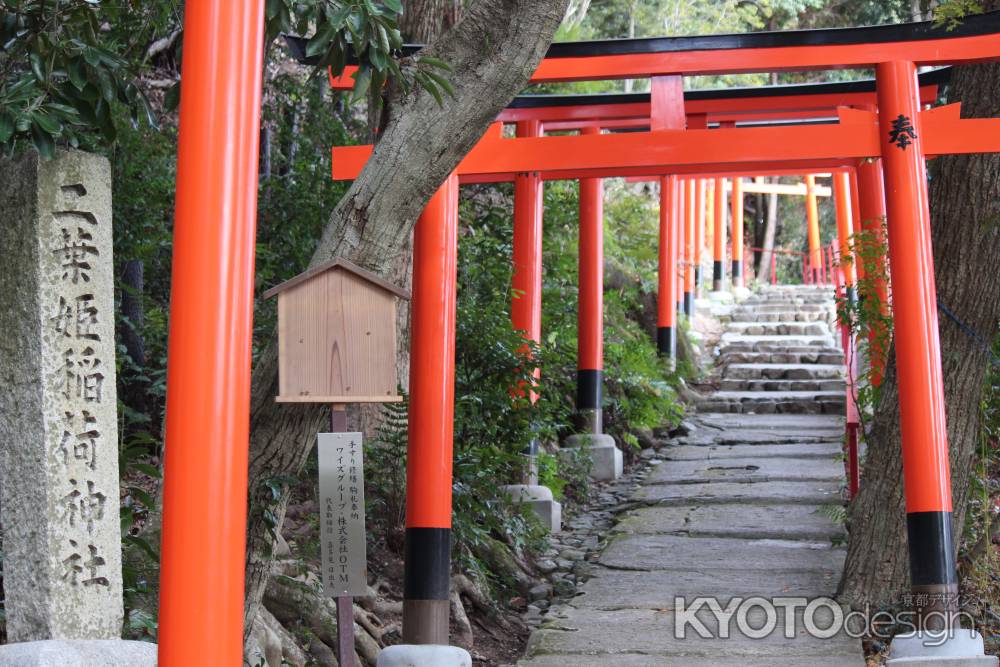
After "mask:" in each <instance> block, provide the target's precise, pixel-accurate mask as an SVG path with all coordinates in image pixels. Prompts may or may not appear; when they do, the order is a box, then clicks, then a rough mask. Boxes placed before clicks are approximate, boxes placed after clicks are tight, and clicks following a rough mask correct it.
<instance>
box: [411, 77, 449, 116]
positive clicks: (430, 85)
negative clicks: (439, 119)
mask: <svg viewBox="0 0 1000 667" xmlns="http://www.w3.org/2000/svg"><path fill="white" fill-rule="evenodd" d="M414 78H415V79H416V80H417V83H419V84H420V87H421V88H423V89H424V90H426V91H427V92H428V93H430V94H431V96H432V97H433V98H434V99H435V101H437V103H438V106H439V107H440V106H444V98H442V97H441V91H439V90H438V87H437V84H436V83H435V82H434V80H433V79H431V78H430V77H429V76H427V73H426V72H420V71H418V72H417V73H416V75H414Z"/></svg>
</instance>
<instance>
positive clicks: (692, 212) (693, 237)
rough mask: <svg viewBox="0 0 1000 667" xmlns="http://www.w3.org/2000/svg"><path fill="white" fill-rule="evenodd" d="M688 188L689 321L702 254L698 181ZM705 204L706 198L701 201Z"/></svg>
mask: <svg viewBox="0 0 1000 667" xmlns="http://www.w3.org/2000/svg"><path fill="white" fill-rule="evenodd" d="M686 184H687V187H686V188H684V190H685V192H686V193H687V196H686V197H685V198H684V207H685V209H686V211H685V213H686V216H685V217H686V223H687V224H686V229H685V234H684V314H685V315H687V317H688V319H691V318H692V317H694V291H695V289H696V287H697V280H696V276H697V275H698V270H697V267H696V265H695V257H696V256H698V255H699V254H700V253H698V252H697V250H696V249H695V245H696V244H697V243H698V235H697V233H696V229H695V227H697V226H698V210H697V208H698V194H697V192H698V189H699V188H698V180H697V179H695V178H689V179H688V180H687V183H686ZM701 201H702V204H704V198H702V199H701Z"/></svg>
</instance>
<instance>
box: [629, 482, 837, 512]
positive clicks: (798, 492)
mask: <svg viewBox="0 0 1000 667" xmlns="http://www.w3.org/2000/svg"><path fill="white" fill-rule="evenodd" d="M840 487H841V484H840V482H757V483H756V484H744V483H742V482H711V483H708V484H653V485H650V486H642V487H639V488H638V489H637V490H636V491H635V493H633V494H632V500H634V501H636V502H640V503H643V504H650V505H652V504H655V505H664V506H674V505H725V504H729V503H733V504H738V505H742V504H755V505H830V504H837V503H840V502H841V493H840Z"/></svg>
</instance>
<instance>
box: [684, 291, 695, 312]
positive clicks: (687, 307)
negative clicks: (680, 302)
mask: <svg viewBox="0 0 1000 667" xmlns="http://www.w3.org/2000/svg"><path fill="white" fill-rule="evenodd" d="M684 314H685V315H687V316H688V317H692V316H693V315H694V294H691V292H684Z"/></svg>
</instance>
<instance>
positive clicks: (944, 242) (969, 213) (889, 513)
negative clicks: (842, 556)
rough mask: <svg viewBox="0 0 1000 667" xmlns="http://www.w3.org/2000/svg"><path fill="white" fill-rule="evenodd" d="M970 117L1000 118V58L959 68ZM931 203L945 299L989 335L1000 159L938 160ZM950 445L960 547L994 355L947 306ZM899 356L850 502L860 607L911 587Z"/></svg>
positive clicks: (853, 575) (997, 313)
mask: <svg viewBox="0 0 1000 667" xmlns="http://www.w3.org/2000/svg"><path fill="white" fill-rule="evenodd" d="M948 97H949V99H951V100H953V101H954V100H961V101H962V112H963V114H962V115H963V116H965V117H975V118H987V117H990V118H992V117H996V116H1000V64H997V63H992V64H983V65H970V66H964V67H959V68H956V69H955V73H954V75H953V78H952V84H951V86H950V90H949V92H948ZM932 173H933V177H932V178H931V180H930V204H931V220H932V228H931V232H932V242H933V245H934V265H935V271H934V273H935V280H936V283H937V294H938V301H939V303H940V304H942V305H943V306H945V307H946V308H948V309H949V310H950V311H952V312H953V313H955V315H956V316H957V317H958V318H960V319H961V320H962V321H963V322H965V323H966V324H967V325H968V326H969V327H971V328H972V329H973V330H974V331H976V332H978V334H979V336H980V337H981V338H983V339H984V340H987V341H991V340H992V339H993V337H994V335H995V334H996V332H997V321H998V318H1000V272H998V271H996V258H997V257H998V256H1000V227H998V224H997V221H998V219H1000V218H998V214H1000V207H998V204H997V202H1000V156H998V155H989V154H987V155H953V156H947V157H940V158H938V159H936V160H934V162H933V163H932ZM938 318H939V325H940V326H939V331H940V336H941V354H942V368H943V371H944V393H945V404H946V409H947V420H948V442H949V444H950V460H951V481H952V496H953V499H954V530H955V544H956V545H957V544H958V542H959V538H960V537H961V534H962V528H963V525H964V520H965V510H966V502H967V499H968V493H969V482H970V475H971V473H972V466H973V462H974V459H975V453H976V448H977V445H978V442H979V402H980V398H981V395H982V392H983V385H984V381H985V372H986V369H987V364H988V362H989V358H988V356H987V354H986V352H985V351H984V349H983V348H982V346H981V345H980V344H978V343H977V342H976V341H974V340H973V339H972V338H971V337H970V336H968V335H967V334H966V333H964V332H963V331H962V330H961V329H960V328H959V327H958V326H957V325H956V323H955V322H953V321H952V320H950V319H949V318H948V317H947V315H946V314H945V313H944V312H943V311H939V316H938ZM896 380H897V378H896V367H895V361H894V360H893V361H892V362H891V363H890V364H889V366H888V369H887V373H886V376H885V381H884V384H883V390H882V396H881V397H880V400H879V404H878V406H877V408H876V412H875V417H874V421H873V424H872V429H871V433H870V435H869V437H868V456H867V460H866V462H865V467H864V475H863V477H862V483H861V491H860V493H859V495H858V496H857V498H856V499H855V501H854V502H853V503H852V505H851V508H850V541H849V545H848V553H847V564H846V566H845V569H844V577H843V580H842V581H841V595H842V596H843V598H844V600H845V601H846V602H849V603H851V604H853V605H855V606H858V605H864V604H866V603H867V604H872V605H876V604H879V603H880V602H883V603H884V601H886V600H898V599H899V597H898V596H899V594H900V593H901V592H906V591H908V589H909V559H908V557H907V543H906V542H907V539H906V528H905V526H906V523H905V510H904V504H903V484H902V472H901V470H902V461H901V457H900V451H901V443H900V434H899V407H898V397H899V394H898V391H897V386H896Z"/></svg>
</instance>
